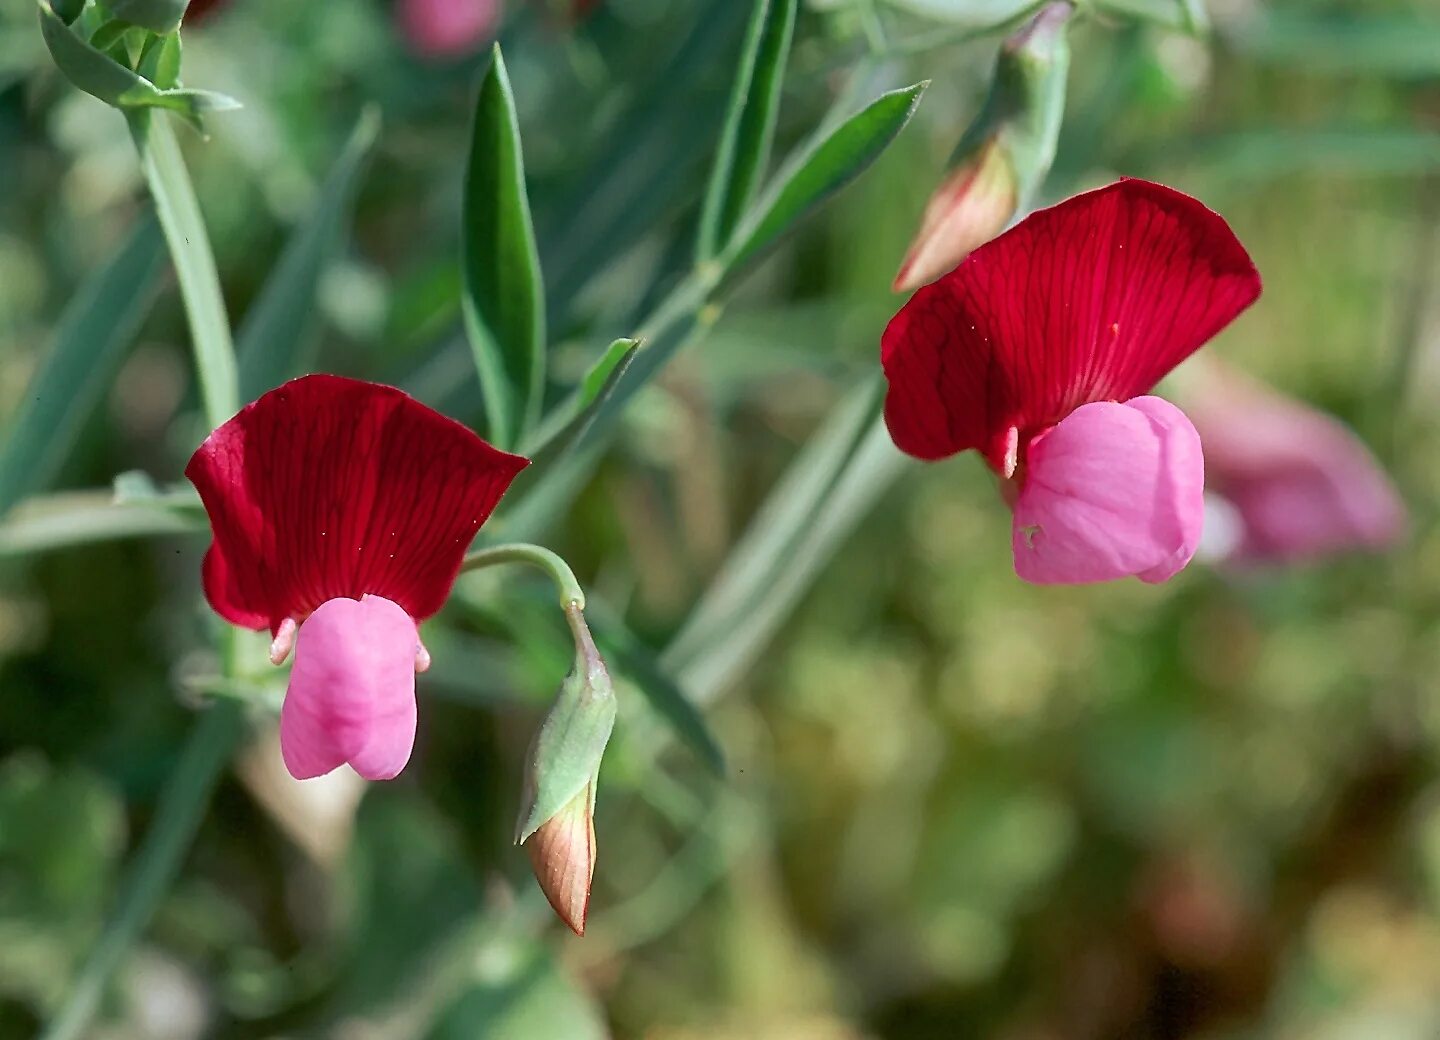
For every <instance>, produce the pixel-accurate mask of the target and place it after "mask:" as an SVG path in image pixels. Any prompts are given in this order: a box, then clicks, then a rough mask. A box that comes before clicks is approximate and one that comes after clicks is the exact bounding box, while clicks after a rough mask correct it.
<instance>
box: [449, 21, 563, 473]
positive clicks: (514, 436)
mask: <svg viewBox="0 0 1440 1040" xmlns="http://www.w3.org/2000/svg"><path fill="white" fill-rule="evenodd" d="M464 203H465V204H464V216H463V227H462V231H461V236H462V249H463V253H464V255H463V266H464V275H465V294H464V304H465V328H466V331H467V333H468V334H469V337H470V347H471V349H472V350H473V351H474V354H475V366H476V368H477V369H478V370H479V373H480V389H481V391H482V392H483V394H484V399H485V411H486V421H487V427H488V430H489V433H490V439H491V440H492V441H494V442H495V443H496V444H497V445H499V446H500V447H504V448H510V447H514V446H515V445H516V444H517V443H519V440H520V438H521V436H522V435H523V434H524V433H525V431H526V430H527V429H529V427H530V426H531V425H532V424H533V423H534V421H535V419H536V418H537V417H538V415H539V410H540V396H541V391H542V390H543V389H544V381H545V293H544V287H543V284H542V282H541V278H540V258H539V255H538V254H537V252H536V249H535V231H534V228H533V227H532V225H531V222H530V202H529V199H528V198H527V196H526V193H525V163H524V159H523V157H522V155H521V151H520V132H519V129H518V127H517V123H516V117H515V100H514V98H513V97H512V95H511V92H510V77H509V76H508V74H507V73H506V71H505V60H504V58H503V57H501V54H500V47H499V45H498V44H497V45H496V46H495V51H494V57H493V59H492V60H491V63H490V69H489V71H488V72H487V73H486V74H485V79H484V81H483V82H482V83H481V84H480V93H479V96H478V97H477V99H476V102H475V123H474V128H473V132H472V135H471V140H470V161H469V167H468V168H467V170H466V172H465V200H464Z"/></svg>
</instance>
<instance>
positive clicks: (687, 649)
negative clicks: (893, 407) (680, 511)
mask: <svg viewBox="0 0 1440 1040" xmlns="http://www.w3.org/2000/svg"><path fill="white" fill-rule="evenodd" d="M882 389H883V385H882V384H881V383H880V381H879V379H878V377H877V378H876V379H874V380H871V381H870V382H867V383H866V384H865V385H864V386H862V387H861V388H860V389H859V390H858V391H856V392H855V394H854V395H852V396H851V397H849V398H847V399H846V400H845V401H843V402H841V404H840V405H839V406H838V407H837V408H836V410H835V413H834V415H833V417H832V418H831V419H830V420H829V421H827V422H826V424H825V425H824V426H823V427H822V428H821V430H820V431H819V432H818V433H817V434H816V435H815V437H814V438H812V440H811V442H810V443H809V444H807V445H806V447H805V449H804V450H803V451H802V452H801V453H800V454H799V455H798V456H797V457H796V459H795V461H794V462H793V463H791V465H790V467H789V469H788V470H787V471H786V473H785V476H784V477H783V478H782V479H781V481H780V482H779V483H778V484H777V485H776V486H775V489H774V490H773V491H772V492H771V493H770V495H769V496H768V497H767V499H766V501H765V503H764V504H763V505H762V506H761V508H760V510H759V511H757V512H756V514H755V518H754V520H753V521H752V522H751V524H750V526H749V527H748V528H747V529H746V531H745V534H744V536H743V537H742V538H741V540H740V542H739V543H738V544H737V545H736V547H735V549H734V551H733V552H732V553H731V555H730V558H729V559H728V560H727V561H726V563H725V566H724V567H723V568H722V570H721V572H720V573H719V574H718V575H717V576H716V578H715V580H714V581H712V582H711V583H710V587H709V588H708V589H707V590H706V592H705V595H704V596H703V597H702V598H701V600H700V602H699V603H698V604H696V606H695V609H694V610H693V611H692V612H691V614H690V617H689V618H687V619H686V622H685V625H684V626H683V627H682V629H681V630H680V632H679V633H678V634H677V635H676V637H675V639H674V640H673V641H672V642H671V644H670V646H668V647H667V648H666V649H665V652H664V653H663V654H662V655H661V657H660V664H661V666H662V667H663V668H664V669H665V670H666V671H668V672H669V673H670V674H672V675H674V676H676V677H677V678H678V680H679V683H680V686H681V688H682V689H683V690H685V691H686V692H687V694H688V695H689V696H690V697H691V698H693V699H694V700H695V701H697V702H699V703H702V704H703V703H705V702H706V701H708V700H711V699H713V698H714V697H715V696H716V695H717V694H718V693H719V692H720V691H721V690H723V689H724V687H725V686H726V685H727V684H728V683H730V682H731V681H733V680H734V679H735V678H736V677H737V676H739V675H740V674H741V673H742V672H743V671H744V670H745V668H747V667H748V666H749V664H750V663H751V661H753V660H754V658H755V655H756V654H758V653H759V651H760V650H761V649H763V648H764V646H765V644H766V642H767V641H768V640H769V639H770V638H771V637H772V636H773V635H774V634H775V632H776V630H777V629H778V628H779V626H780V625H781V624H782V623H783V622H784V620H785V619H786V618H787V617H788V616H789V614H790V611H791V610H793V609H794V607H795V605H796V604H797V603H798V602H799V600H800V598H801V597H802V596H803V595H804V593H805V591H806V590H807V589H808V588H809V587H810V585H811V584H812V583H813V582H814V579H815V577H816V576H817V575H818V574H819V572H820V570H821V569H822V568H823V566H824V565H825V563H827V562H828V561H829V560H830V558H831V557H832V556H833V554H834V551H835V550H836V549H837V548H838V547H839V545H840V543H841V541H842V540H843V539H844V537H845V536H846V535H847V534H849V533H850V532H851V531H852V530H853V529H854V527H855V525H856V524H857V523H858V522H859V521H860V519H861V518H862V517H863V516H864V515H865V514H866V513H867V512H869V510H870V509H871V508H872V507H873V506H874V505H875V504H876V502H878V501H879V499H880V496H881V495H882V494H883V493H884V492H885V491H886V490H887V489H888V488H889V486H890V484H891V483H892V482H893V481H894V479H895V478H896V477H897V476H898V475H899V473H900V472H901V470H902V467H903V465H904V461H905V460H904V456H902V455H901V454H900V453H899V452H898V451H896V449H895V447H894V445H893V444H892V443H891V442H890V437H889V434H888V433H887V432H886V430H885V426H884V424H883V423H882V422H880V421H879V416H878V413H879V407H880V401H881V398H882V393H881V391H882Z"/></svg>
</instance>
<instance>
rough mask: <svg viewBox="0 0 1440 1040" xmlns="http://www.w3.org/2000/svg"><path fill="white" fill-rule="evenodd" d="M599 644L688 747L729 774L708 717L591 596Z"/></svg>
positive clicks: (650, 652) (590, 612)
mask: <svg viewBox="0 0 1440 1040" xmlns="http://www.w3.org/2000/svg"><path fill="white" fill-rule="evenodd" d="M585 616H586V617H587V618H589V619H590V627H591V629H592V631H594V633H595V642H596V643H597V644H598V645H599V647H600V651H601V653H603V654H604V655H605V659H606V660H607V661H609V662H610V666H611V668H613V669H614V670H615V671H616V672H617V673H619V674H621V675H624V676H625V677H626V678H628V679H629V680H630V681H631V682H633V683H634V684H635V686H636V688H637V689H639V691H640V693H641V695H642V696H644V698H645V700H646V702H647V703H648V704H649V705H650V707H651V709H652V710H653V711H654V712H655V714H656V715H659V716H660V718H662V719H663V720H665V722H666V723H667V724H668V725H669V726H670V728H671V729H673V730H674V731H675V735H676V736H678V737H679V738H680V740H681V742H683V743H684V744H686V745H688V746H689V747H690V749H691V750H692V751H694V752H695V754H696V755H697V756H699V758H700V761H702V762H704V763H705V764H706V765H707V766H709V767H710V768H711V769H712V770H714V771H715V772H716V773H717V774H722V775H723V774H724V772H725V752H724V751H723V750H722V749H721V747H720V742H719V741H718V740H717V739H716V738H715V735H714V733H712V732H711V731H710V725H709V723H707V722H706V721H705V716H704V715H702V714H700V710H699V709H698V708H697V707H695V705H694V704H693V703H692V702H691V701H690V699H689V698H688V697H686V696H685V692H684V691H683V690H681V689H680V687H679V685H678V684H677V683H676V682H675V680H674V679H673V678H671V676H670V675H669V674H667V673H666V671H665V669H664V668H663V667H661V665H660V662H659V661H658V660H657V659H656V655H655V652H654V651H653V650H651V649H650V648H649V647H647V646H646V645H645V644H644V643H643V642H641V640H640V638H639V637H638V636H636V635H635V633H634V632H632V631H631V630H630V628H629V627H628V626H627V625H626V624H625V623H624V621H622V620H621V619H620V618H619V617H618V616H617V615H616V614H615V613H614V612H613V611H611V610H610V609H609V608H608V607H606V606H605V605H604V604H602V603H599V602H597V601H596V600H595V599H594V597H591V599H590V601H589V603H588V604H587V606H586V608H585Z"/></svg>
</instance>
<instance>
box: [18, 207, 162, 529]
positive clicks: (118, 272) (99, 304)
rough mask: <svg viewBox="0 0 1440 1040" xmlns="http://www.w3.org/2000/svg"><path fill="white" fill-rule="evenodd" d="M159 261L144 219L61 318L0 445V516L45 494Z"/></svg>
mask: <svg viewBox="0 0 1440 1040" xmlns="http://www.w3.org/2000/svg"><path fill="white" fill-rule="evenodd" d="M163 257H164V252H163V250H162V248H161V238H160V232H159V229H158V228H157V227H156V226H155V222H154V221H152V220H146V221H145V222H144V223H143V224H141V225H140V227H139V228H137V229H136V230H135V232H134V233H133V234H132V235H131V236H130V240H129V241H128V242H127V243H126V244H125V246H124V247H123V248H122V249H121V250H120V252H119V253H118V254H116V256H115V257H114V259H112V260H111V261H110V263H108V264H107V265H106V266H105V267H103V268H101V269H100V270H99V271H97V272H95V273H94V274H93V275H92V276H91V277H90V278H89V280H87V281H86V283H85V284H84V285H83V286H81V288H80V290H79V291H78V292H77V293H76V294H75V297H74V299H72V300H71V302H70V305H69V306H68V307H67V308H66V309H65V313H64V314H63V315H61V317H60V323H59V327H58V328H57V329H56V332H55V341H54V343H53V344H52V345H51V347H50V350H49V352H48V353H47V354H46V356H45V360H44V361H43V362H42V363H41V365H40V367H39V368H38V369H37V370H36V372H35V375H34V376H33V377H32V378H31V380H30V383H29V385H28V386H27V387H26V389H25V395H24V396H23V397H22V398H21V399H20V408H19V411H18V412H17V414H16V416H15V419H14V421H13V422H12V423H11V424H10V428H9V430H8V431H7V433H6V436H5V439H4V441H3V443H0V515H3V514H4V513H5V512H6V511H7V510H8V509H10V507H11V506H13V505H14V504H15V503H16V502H18V501H19V500H20V499H21V498H23V497H24V496H25V495H28V494H31V493H33V492H35V491H38V490H42V489H43V488H45V487H46V486H47V485H48V484H49V482H50V481H51V480H53V479H54V477H55V474H56V473H57V472H58V471H59V469H60V467H61V465H62V464H63V463H64V462H65V459H66V457H67V456H68V455H69V453H70V451H71V449H72V448H73V447H74V445H75V440H76V438H77V437H78V436H79V435H80V431H81V429H82V428H83V426H84V423H85V420H86V418H88V417H89V416H90V414H91V413H93V412H94V411H95V408H96V405H97V404H98V402H99V400H100V397H101V395H102V394H103V393H104V392H105V388H106V387H107V386H109V384H110V380H111V379H112V378H113V377H114V374H115V372H116V370H117V369H118V368H119V367H120V362H121V361H122V360H123V359H124V357H125V351H126V349H127V348H128V347H129V346H130V343H131V342H132V340H133V339H134V338H135V333H136V332H138V331H139V328H140V323H141V322H142V321H143V320H144V318H145V315H146V314H147V313H148V312H149V309H150V303H151V301H152V300H153V299H154V297H155V289H156V287H157V286H158V285H159V282H160V271H161V261H162V259H163Z"/></svg>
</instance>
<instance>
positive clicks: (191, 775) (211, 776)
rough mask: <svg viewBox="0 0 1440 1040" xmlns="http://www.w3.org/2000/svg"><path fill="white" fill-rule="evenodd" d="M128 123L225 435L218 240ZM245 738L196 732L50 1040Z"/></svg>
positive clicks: (77, 1019)
mask: <svg viewBox="0 0 1440 1040" xmlns="http://www.w3.org/2000/svg"><path fill="white" fill-rule="evenodd" d="M127 118H128V120H129V123H130V133H131V136H132V137H133V138H134V140H135V147H136V148H137V149H138V151H139V153H140V164H141V166H142V167H143V169H144V172H145V180H146V182H147V183H148V184H149V186H150V193H151V195H152V196H153V197H154V200H155V211H156V213H157V215H158V216H159V218H160V227H161V229H162V230H163V231H164V232H165V241H166V243H167V245H168V246H169V248H170V258H171V260H172V262H173V263H174V265H175V274H176V278H177V279H178V281H179V283H180V295H181V297H182V299H183V300H184V302H185V315H186V318H187V319H188V321H189V324H190V338H191V340H192V342H193V345H194V350H195V368H196V371H197V373H198V375H199V379H200V394H201V398H202V399H203V401H204V405H205V416H206V418H207V419H208V420H209V422H210V425H211V426H212V427H215V426H219V425H220V424H221V423H223V422H224V421H225V420H227V419H229V418H230V416H232V415H234V414H235V413H236V412H237V411H239V408H240V402H239V390H238V389H237V386H238V383H237V375H236V366H235V348H234V346H233V344H232V342H231V337H230V322H229V319H228V318H227V317H226V315H225V301H224V299H223V298H222V297H221V295H220V278H219V275H218V274H217V273H216V270H215V258H214V256H213V255H212V254H211V252H210V238H209V236H208V235H207V234H206V232H205V223H204V220H203V218H202V217H201V215H200V205H199V203H198V202H197V201H196V199H195V190H194V188H193V187H191V184H190V175H189V173H188V172H187V171H186V169H185V163H184V159H183V158H182V157H181V155H180V146H179V144H178V142H177V141H176V140H175V135H174V132H173V131H172V130H171V127H170V124H169V122H168V121H167V120H166V119H165V117H164V116H162V115H160V114H158V113H151V112H139V113H135V114H131V115H129V116H127ZM236 636H237V633H236V631H235V630H234V629H232V628H230V627H228V626H227V627H226V629H225V634H224V635H223V636H222V637H221V646H220V654H221V667H222V672H223V674H224V675H225V676H227V677H233V676H234V675H235V673H236V658H237V654H238V647H239V640H238V639H237V638H236ZM244 733H245V713H244V708H243V706H242V705H240V704H237V703H218V704H216V705H215V706H214V707H213V708H211V709H210V710H208V711H207V712H205V714H204V717H203V718H201V720H200V722H199V723H198V724H197V725H196V726H195V727H194V728H193V729H192V730H191V731H190V736H189V738H188V739H187V740H186V742H185V747H184V749H183V750H182V751H181V753H180V762H179V764H178V765H177V766H176V768H175V772H174V774H173V775H172V776H171V777H170V779H169V780H168V781H167V782H166V784H165V788H164V790H163V791H162V792H161V795H160V801H159V803H158V804H157V805H156V807H155V817H154V820H153V821H152V822H151V824H150V829H149V830H148V831H147V832H146V834H145V838H144V840H143V842H142V843H141V845H140V849H139V851H138V852H136V854H135V857H134V859H133V861H132V862H131V864H130V867H129V870H128V872H127V873H126V875H125V879H124V881H123V882H122V883H121V888H120V893H119V896H118V897H117V900H116V904H115V909H114V912H113V913H112V914H111V916H110V918H109V920H108V921H107V923H106V925H105V930H104V932H102V933H101V935H100V938H99V941H97V942H96V944H95V946H94V948H93V949H92V951H91V953H90V957H89V959H88V960H87V961H86V962H85V964H84V966H83V967H82V968H81V969H80V975H79V977H78V979H77V980H76V982H75V985H74V987H73V988H72V989H71V991H70V993H69V996H68V997H67V999H66V1001H65V1004H64V1005H63V1006H62V1007H61V1009H60V1011H59V1013H58V1014H57V1015H56V1016H55V1018H54V1019H53V1020H52V1021H51V1023H50V1025H49V1027H48V1028H47V1029H46V1031H45V1032H44V1033H43V1034H42V1038H41V1040H79V1038H80V1037H83V1036H84V1035H86V1033H87V1032H88V1031H89V1026H90V1022H91V1020H92V1019H93V1018H94V1017H95V1012H96V1009H97V1008H98V1007H99V1004H100V998H101V997H102V996H103V995H104V993H105V988H106V987H107V986H108V985H109V983H110V979H111V977H112V976H113V975H114V974H115V971H116V970H117V969H118V968H119V967H120V962H121V961H122V960H123V959H124V957H125V953H126V951H128V950H129V949H130V947H131V945H132V944H133V943H134V942H135V939H136V937H137V936H138V935H139V934H140V932H141V931H142V930H143V929H144V928H145V926H146V925H147V924H149V923H150V919H151V918H152V917H153V916H154V915H155V910H156V908H157V907H158V906H159V904H160V900H161V899H162V898H163V897H164V895H165V891H166V889H168V888H169V887H170V883H171V882H172V881H173V880H174V879H175V875H176V874H177V873H179V870H180V865H181V863H182V862H183V860H184V858H185V853H186V851H188V850H189V848H190V845H191V842H192V841H193V840H194V838H195V832H196V831H197V830H198V829H199V827H200V821H201V820H202V819H203V818H204V815H205V809H206V807H207V806H208V805H209V802H210V793H211V792H212V791H213V790H214V789H215V784H216V783H217V782H218V781H219V779H220V773H221V772H222V771H223V770H224V768H225V765H226V763H228V762H229V761H230V755H231V753H232V752H233V751H234V750H235V747H236V745H237V744H238V743H239V742H240V740H241V738H242V737H243V736H244Z"/></svg>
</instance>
